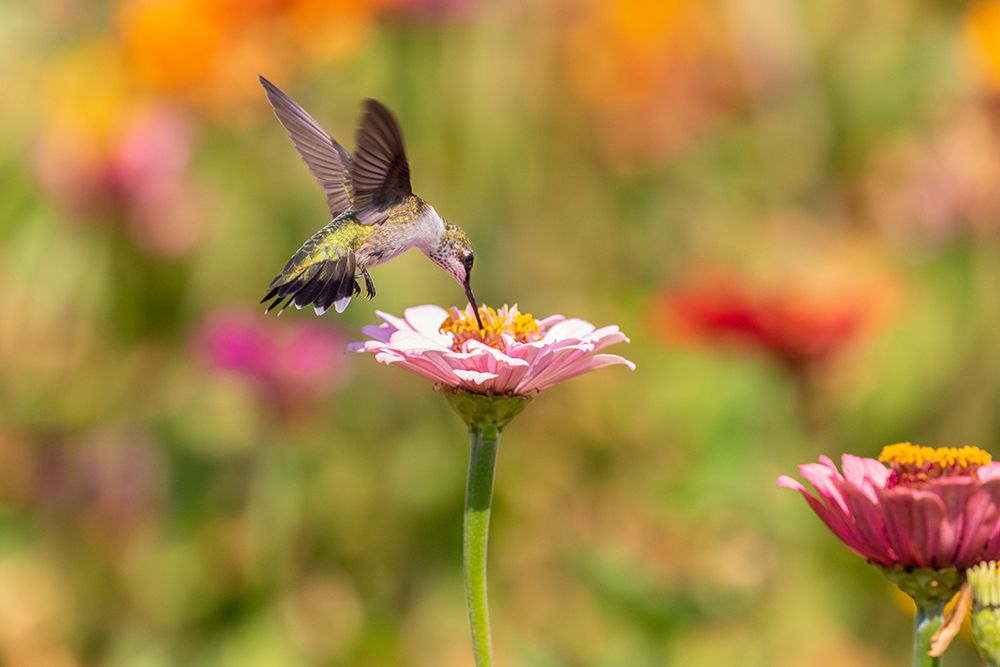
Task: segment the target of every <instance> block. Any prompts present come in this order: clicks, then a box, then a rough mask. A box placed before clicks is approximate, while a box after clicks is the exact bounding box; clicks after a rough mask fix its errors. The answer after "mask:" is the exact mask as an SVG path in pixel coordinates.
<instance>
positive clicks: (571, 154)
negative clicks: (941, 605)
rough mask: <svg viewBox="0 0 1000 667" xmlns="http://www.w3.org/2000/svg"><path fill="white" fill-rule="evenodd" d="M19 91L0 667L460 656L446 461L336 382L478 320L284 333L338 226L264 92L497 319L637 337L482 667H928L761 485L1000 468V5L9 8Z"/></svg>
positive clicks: (1, 407) (373, 393) (511, 491)
mask: <svg viewBox="0 0 1000 667" xmlns="http://www.w3.org/2000/svg"><path fill="white" fill-rule="evenodd" d="M0 71H2V72H3V73H4V75H3V85H2V87H0V313H2V314H0V664H3V665H6V666H8V667H91V666H101V667H104V666H107V667H161V666H164V667H165V666H168V665H185V666H192V667H200V666H205V667H209V666H211V667H215V666H221V667H229V666H233V667H236V666H239V667H271V666H278V665H281V666H286V667H298V666H303V667H305V666H331V667H332V666H340V665H345V666H351V667H383V666H385V665H407V666H411V665H412V666H415V667H423V666H427V667H430V666H434V667H450V666H455V667H458V666H460V665H463V666H464V665H469V664H470V663H471V654H470V647H469V640H468V634H467V625H466V616H465V602H464V593H463V589H462V580H461V559H460V557H461V554H460V551H461V537H460V523H461V512H462V496H463V491H464V475H465V465H466V457H467V444H466V439H465V438H466V436H465V433H464V430H463V427H462V424H461V422H460V420H459V419H458V418H457V417H456V416H455V415H454V414H451V413H450V411H449V408H448V407H447V405H446V404H445V401H443V400H442V399H441V397H440V396H437V395H435V393H434V392H433V391H432V390H431V388H430V386H429V384H428V383H427V382H426V381H424V380H423V379H421V378H418V377H415V376H410V375H409V374H407V373H405V372H404V371H401V370H398V369H395V368H386V367H384V366H381V365H378V364H376V362H375V361H374V360H373V359H372V358H370V357H367V356H365V357H361V356H349V355H347V354H345V353H344V352H343V347H344V345H345V344H346V343H347V342H349V341H351V340H356V339H358V338H359V337H360V328H361V327H362V326H363V325H365V324H370V323H374V322H375V320H376V318H375V315H374V308H376V307H377V308H380V309H383V310H387V311H390V312H397V313H398V312H400V311H401V310H402V309H403V308H405V307H407V306H409V305H414V304H419V303H439V304H442V305H451V304H459V303H463V301H462V298H463V297H462V294H461V291H460V290H459V288H458V287H457V286H456V285H454V284H453V283H452V282H451V281H450V279H449V278H448V277H447V276H445V275H444V273H443V272H441V271H439V270H438V269H436V268H435V267H434V266H433V265H432V264H430V263H429V262H428V261H427V260H426V259H425V258H424V257H422V256H421V255H420V254H419V253H416V252H413V253H409V254H407V255H405V256H403V257H401V258H400V259H398V260H396V261H394V262H392V263H391V264H389V265H387V266H384V267H379V268H378V269H376V270H375V271H374V278H375V281H376V284H377V285H378V288H379V294H378V297H377V300H376V301H375V302H374V303H368V302H365V301H357V302H355V303H354V304H352V307H351V308H350V309H349V310H348V311H347V312H346V313H344V314H343V315H341V316H336V315H334V314H332V313H331V314H330V315H327V316H326V317H323V318H321V319H318V318H316V317H314V316H313V315H312V313H311V312H306V311H302V312H295V311H294V310H293V311H290V312H287V313H285V315H284V316H283V317H282V318H281V319H280V320H278V319H275V318H273V317H270V318H265V317H263V315H262V314H261V308H260V307H259V306H258V304H257V301H258V299H259V298H260V297H261V296H262V295H263V292H264V287H265V286H266V285H267V283H268V282H269V280H270V279H271V278H272V277H273V275H274V274H275V273H276V272H277V271H278V269H280V267H281V266H282V265H283V264H284V262H285V261H286V259H287V258H288V257H289V256H290V254H291V253H292V252H293V251H294V250H295V249H296V248H297V247H298V245H299V244H300V243H301V242H302V240H304V239H305V238H306V237H307V236H308V235H309V234H311V233H312V232H313V230H314V229H316V228H318V227H319V226H321V225H323V224H324V223H325V222H327V219H328V216H327V210H326V207H325V201H324V198H323V195H322V193H321V191H320V189H319V188H318V186H317V184H316V183H315V182H314V181H313V179H312V177H311V176H310V174H309V173H308V172H307V170H306V169H305V167H304V166H303V165H302V164H301V162H300V161H299V158H298V156H297V154H296V153H295V151H294V149H293V147H292V145H291V143H290V142H289V141H288V138H287V137H286V136H285V133H284V131H283V130H282V129H281V128H280V126H279V125H278V124H277V122H276V121H275V119H274V118H273V116H272V114H271V110H270V108H269V107H268V105H267V102H266V100H265V98H264V95H263V93H262V91H261V89H260V87H259V85H258V83H257V75H258V74H264V75H265V76H267V77H268V78H270V79H271V80H273V81H274V82H275V83H277V84H278V85H279V86H281V87H282V88H284V89H285V90H286V91H288V92H289V93H290V94H291V95H292V96H293V97H295V98H296V99H297V100H299V101H300V102H301V103H302V104H303V105H304V106H305V107H306V108H307V109H308V110H309V111H310V112H311V113H312V114H313V115H314V116H315V117H316V118H317V119H318V120H319V121H320V122H321V123H322V124H323V125H324V126H325V127H326V129H327V130H328V131H329V132H330V133H331V134H332V135H333V136H334V137H336V138H338V139H340V140H341V141H342V142H343V143H344V144H345V145H347V146H348V147H353V131H354V127H355V123H356V121H357V117H358V113H359V109H360V101H361V100H362V99H363V98H365V97H376V98H378V99H380V100H382V101H384V102H385V103H386V104H388V105H389V106H390V108H392V109H393V110H394V111H395V112H396V114H397V115H398V117H399V119H400V122H401V124H402V126H403V130H404V135H405V139H406V144H407V148H408V151H409V155H410V164H411V168H412V180H413V185H414V190H415V191H416V192H417V193H418V194H420V195H421V196H423V197H425V198H426V199H428V200H429V201H431V202H432V203H433V204H434V205H435V206H436V208H437V209H438V210H439V211H440V212H441V213H442V215H444V216H445V217H447V218H449V219H452V220H454V221H456V222H458V223H459V224H461V225H463V226H465V227H466V229H468V230H469V232H470V234H471V236H472V238H473V240H474V243H475V245H476V248H477V258H478V261H477V262H476V273H475V284H476V293H477V295H478V296H479V298H480V299H481V301H485V302H486V303H489V304H493V305H500V304H503V303H515V302H516V303H518V304H519V305H520V307H521V309H522V310H523V311H527V312H532V313H535V314H536V315H538V316H545V315H548V314H551V313H557V312H558V313H565V314H568V315H572V316H579V317H582V318H585V319H588V320H590V321H592V322H594V323H596V324H598V325H603V324H608V323H618V324H620V325H621V326H622V327H623V329H624V330H625V331H626V332H627V333H628V334H629V335H630V336H631V337H632V343H631V344H630V345H628V346H622V347H621V348H620V349H616V350H613V351H614V352H618V353H620V354H625V355H626V356H628V357H629V358H631V359H632V360H633V361H635V362H636V363H637V364H638V369H637V370H636V371H635V372H634V373H633V374H630V373H628V372H627V371H625V370H623V369H620V368H613V369H609V370H604V371H601V372H599V373H595V374H592V375H589V376H586V377H582V378H579V379H576V380H573V381H572V382H570V383H568V384H566V385H563V386H560V387H557V388H555V389H552V390H551V391H549V392H548V393H547V395H545V396H544V397H543V398H541V399H539V400H537V401H536V402H535V403H534V404H532V405H531V406H530V407H529V409H528V410H527V411H526V412H525V413H524V414H523V415H522V416H521V417H520V418H519V419H518V420H516V421H515V423H514V424H513V425H512V426H511V427H510V428H509V429H508V431H507V433H506V437H505V439H504V443H503V446H502V448H501V455H500V460H499V464H498V469H497V485H496V494H497V500H496V506H495V511H494V517H493V532H492V537H491V551H492V553H491V563H490V568H491V603H492V613H493V623H494V633H495V638H494V639H495V644H496V650H497V654H498V656H497V662H498V664H500V665H521V666H524V667H562V666H567V667H569V666H581V667H584V666H586V667H590V666H595V667H596V666H600V667H617V666H623V667H624V666H628V667H645V666H659V665H685V666H688V667H700V666H713V665H728V664H734V663H737V662H738V663H739V664H741V665H744V666H745V667H751V666H758V665H759V666H775V665H778V666H793V665H794V666H799V665H807V664H816V665H835V664H836V665H841V664H845V665H846V664H850V665H856V666H861V667H869V666H870V667H878V666H883V665H885V666H888V665H900V664H904V663H905V661H906V660H907V655H908V650H909V641H910V623H911V614H912V610H911V608H910V607H909V605H908V602H907V600H906V599H905V598H904V597H903V596H902V595H901V594H898V593H897V592H895V590H894V589H893V588H892V586H891V585H890V584H888V583H886V581H885V580H884V579H883V577H882V576H881V574H880V573H879V572H877V571H876V570H875V569H874V568H871V567H869V566H867V565H866V564H865V563H864V562H863V561H862V559H861V558H859V557H857V556H854V555H853V554H851V553H849V552H848V551H847V550H846V549H845V548H844V547H842V546H841V545H840V544H839V543H838V542H837V541H836V540H835V539H834V538H833V537H832V536H831V535H830V534H829V533H828V531H827V530H826V528H825V527H824V526H823V525H822V524H821V523H820V522H819V521H818V520H817V519H816V518H815V517H814V516H813V515H812V513H811V512H810V511H809V510H808V508H807V506H806V505H805V503H803V502H802V500H801V498H799V497H798V496H797V495H795V494H792V493H789V492H787V491H780V490H778V489H776V488H775V485H774V481H775V478H776V477H777V476H778V475H779V474H782V473H793V472H794V470H795V466H796V465H797V464H799V463H801V462H805V461H809V460H813V459H814V458H815V457H816V456H818V455H819V454H820V453H829V454H831V455H833V456H834V457H836V456H838V455H839V454H840V453H841V452H844V451H847V452H852V453H855V454H861V455H869V456H871V455H877V453H878V452H879V450H880V448H881V447H882V446H883V445H885V444H889V443H892V442H896V441H901V440H913V441H915V442H920V443H923V444H955V445H959V444H967V443H968V444H977V445H979V446H982V447H984V448H986V449H988V450H990V449H991V450H993V451H994V453H1000V449H997V448H996V443H997V440H998V438H1000V413H998V411H997V407H996V406H997V399H998V394H1000V348H998V338H997V335H996V331H997V328H998V326H1000V297H998V292H1000V290H998V287H1000V188H998V187H997V186H998V182H1000V104H998V101H1000V97H998V87H1000V2H997V1H993V0H991V1H985V2H976V3H965V2H958V1H952V2H948V1H945V0H940V1H932V0H923V1H913V0H884V1H883V2H870V3H837V2H821V3H816V2H808V1H806V0H753V2H749V1H741V0H662V1H660V2H651V1H646V0H583V1H572V0H545V1H542V2H527V1H526V0H510V1H503V2H486V1H485V0H482V1H481V2H475V1H474V0H331V1H325V0H249V1H245V0H244V1H239V0H204V1H197V0H117V1H114V2H84V1H83V0H39V1H37V2H31V3H25V2H16V1H14V2H4V3H0ZM948 663H949V664H950V665H976V664H979V663H978V660H977V659H976V657H975V652H974V650H973V648H972V647H971V644H970V643H969V640H968V635H967V634H965V635H963V636H962V637H960V638H959V639H958V640H957V641H956V644H955V645H954V646H953V648H952V650H951V653H950V654H949V659H948Z"/></svg>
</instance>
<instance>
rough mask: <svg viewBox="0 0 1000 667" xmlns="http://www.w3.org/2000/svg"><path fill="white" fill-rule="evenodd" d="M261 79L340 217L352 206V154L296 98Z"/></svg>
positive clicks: (275, 111) (283, 124)
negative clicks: (293, 98)
mask: <svg viewBox="0 0 1000 667" xmlns="http://www.w3.org/2000/svg"><path fill="white" fill-rule="evenodd" d="M259 78H260V83H261V85H262V86H264V91H265V92H266V93H267V99H268V101H269V102H270V103H271V108H273V109H274V115H275V116H277V118H278V122H280V123H281V124H282V126H283V127H284V128H285V131H286V132H288V136H289V138H290V139H291V140H292V143H293V144H295V148H296V150H298V152H299V155H301V156H302V160H303V161H304V162H305V163H306V166H307V167H309V171H311V172H312V175H313V176H315V177H316V180H317V181H319V184H320V185H321V186H322V187H323V191H324V192H326V203H327V204H328V205H329V207H330V213H331V214H333V217H334V218H336V217H337V216H339V215H340V214H341V213H344V212H345V211H347V210H348V209H349V208H350V207H351V203H352V195H351V174H350V171H351V154H350V153H348V152H347V151H346V150H344V147H343V146H341V145H340V144H338V143H337V142H336V141H334V140H333V138H332V137H331V136H330V135H329V134H327V133H326V132H325V131H324V130H323V128H321V127H320V126H319V123H317V122H316V121H315V120H314V119H313V117H312V116H310V115H309V114H308V113H307V112H306V110H305V109H303V108H302V107H301V106H299V105H298V104H297V103H296V102H295V101H294V100H292V98H290V97H289V96H288V95H286V94H285V93H283V92H282V91H281V89H279V88H278V87H277V86H275V85H274V84H273V83H271V82H270V81H268V80H267V79H265V78H264V77H262V76H261V77H259Z"/></svg>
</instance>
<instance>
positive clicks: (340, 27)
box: [118, 0, 387, 111]
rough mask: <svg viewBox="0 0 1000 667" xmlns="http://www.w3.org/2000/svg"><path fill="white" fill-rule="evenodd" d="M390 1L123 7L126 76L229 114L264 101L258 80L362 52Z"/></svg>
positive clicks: (188, 0)
mask: <svg viewBox="0 0 1000 667" xmlns="http://www.w3.org/2000/svg"><path fill="white" fill-rule="evenodd" d="M386 3H387V0H251V1H250V2H239V1H238V0H125V1H124V2H123V3H122V4H121V6H120V7H119V11H118V28H119V32H120V37H121V45H122V52H123V54H124V60H125V65H126V68H127V69H128V71H129V72H130V73H131V74H133V75H134V76H135V77H136V78H137V79H138V80H139V81H140V82H142V83H143V84H144V85H146V86H148V87H149V88H150V89H152V90H154V91H156V92H158V93H161V94H166V95H170V96H174V97H176V98H178V99H181V100H184V101H186V102H190V103H194V104H197V105H198V106H200V107H202V108H209V109H215V110H220V111H231V110H232V109H234V108H238V106H239V104H240V103H242V102H245V101H247V100H250V99H253V98H254V97H256V96H258V95H259V93H260V91H259V90H258V86H257V80H256V76H255V75H256V74H258V73H261V72H265V73H267V74H268V75H269V76H272V77H277V78H285V77H286V76H287V75H288V74H289V73H290V72H292V71H294V70H295V69H297V68H298V66H300V65H301V64H302V63H304V62H307V61H308V62H315V61H318V60H338V59H342V58H344V57H347V56H349V55H351V54H353V53H355V52H357V50H358V49H359V48H360V47H361V46H362V44H363V43H364V42H365V40H366V39H367V38H368V36H369V33H370V32H371V28H372V26H373V24H374V20H375V18H376V15H377V11H378V10H379V9H380V8H381V7H383V6H384V5H385V4H386Z"/></svg>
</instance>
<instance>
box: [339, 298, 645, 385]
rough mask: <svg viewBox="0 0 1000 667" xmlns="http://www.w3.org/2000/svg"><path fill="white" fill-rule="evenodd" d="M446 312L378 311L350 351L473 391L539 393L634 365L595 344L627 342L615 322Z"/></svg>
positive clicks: (511, 312) (508, 312)
mask: <svg viewBox="0 0 1000 667" xmlns="http://www.w3.org/2000/svg"><path fill="white" fill-rule="evenodd" d="M479 313H480V315H481V316H482V320H483V329H482V331H480V330H479V329H478V326H477V324H476V318H475V313H474V312H473V310H472V306H467V307H466V309H465V310H459V309H457V308H452V309H451V310H450V311H449V310H445V309H443V308H441V307H439V306H432V305H427V306H415V307H413V308H407V309H406V311H405V312H404V313H403V318H402V319H400V318H398V317H395V316H394V315H389V314H388V313H383V312H378V315H379V317H381V318H382V319H383V320H384V323H383V324H381V325H379V326H369V327H365V328H364V332H365V333H366V334H367V335H368V336H370V337H371V338H372V340H368V341H365V342H362V343H352V344H351V345H350V346H349V348H348V349H352V350H354V351H357V352H371V353H373V354H375V359H376V360H378V361H381V362H382V363H384V364H399V365H401V366H402V367H403V368H407V369H409V370H411V371H413V372H415V373H418V374H420V375H423V376H424V377H426V378H428V379H429V380H433V381H434V382H438V383H440V384H441V385H443V386H446V387H451V388H454V389H461V390H464V391H467V392H471V393H475V394H493V395H497V394H514V395H524V394H531V393H537V392H540V391H543V390H545V389H548V388H549V387H551V386H553V385H556V384H559V383H560V382H562V381H564V380H568V379H570V378H572V377H575V376H577V375H581V374H583V373H586V372H588V371H592V370H595V369H598V368H603V367H604V366H611V365H615V364H623V365H625V366H628V367H629V368H630V369H635V364H633V363H632V362H631V361H628V360H627V359H624V358H623V357H619V356H617V355H614V354H602V353H600V350H602V349H604V348H605V347H607V346H609V345H613V344H615V343H627V342H628V338H626V337H625V334H623V333H622V332H621V331H619V330H618V327H617V326H613V325H612V326H607V327H602V328H600V329H598V328H596V327H595V326H594V325H593V324H590V323H589V322H584V321H583V320H578V319H567V318H565V317H563V316H562V315H552V316H551V317H547V318H545V319H543V320H535V319H534V318H533V317H532V316H531V315H528V314H522V313H519V312H518V310H517V306H513V307H511V308H508V307H507V306H504V307H503V308H501V309H499V310H494V309H493V308H489V307H487V306H483V307H481V308H480V309H479Z"/></svg>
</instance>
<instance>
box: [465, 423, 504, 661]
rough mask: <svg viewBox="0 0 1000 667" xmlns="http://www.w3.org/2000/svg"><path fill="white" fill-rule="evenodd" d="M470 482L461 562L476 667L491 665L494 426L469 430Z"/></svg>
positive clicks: (497, 439)
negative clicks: (488, 598) (489, 566)
mask: <svg viewBox="0 0 1000 667" xmlns="http://www.w3.org/2000/svg"><path fill="white" fill-rule="evenodd" d="M469 436H470V441H471V445H472V448H471V450H472V451H471V452H470V455H469V479H468V483H467V485H466V487H465V519H464V521H463V531H462V561H463V566H464V570H465V600H466V604H467V605H468V608H469V625H470V626H471V628H472V653H473V655H474V657H475V660H476V667H491V666H492V665H493V650H492V646H491V640H490V612H489V607H488V605H487V601H486V543H487V540H488V538H489V531H490V505H491V504H492V501H493V469H494V467H495V465H496V460H497V445H498V444H499V442H500V430H499V429H498V428H497V427H496V426H495V425H490V424H487V425H485V426H478V425H477V426H470V428H469Z"/></svg>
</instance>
